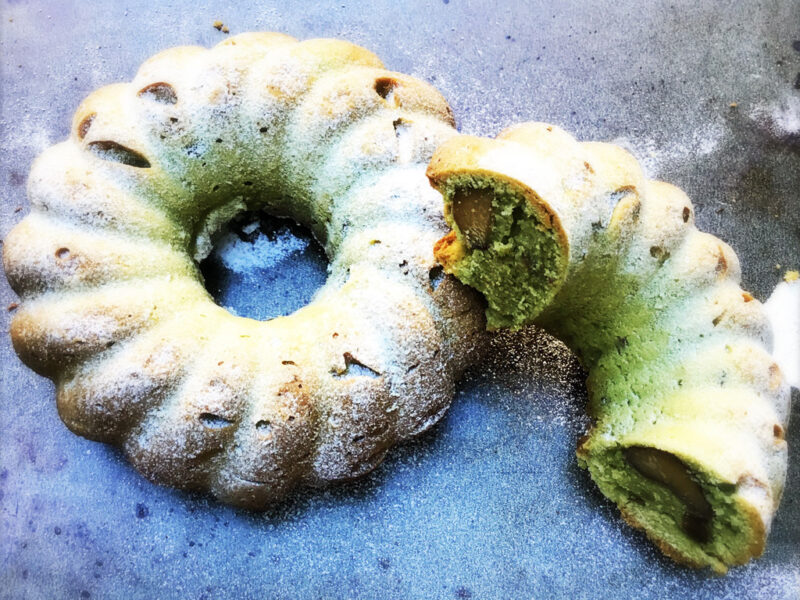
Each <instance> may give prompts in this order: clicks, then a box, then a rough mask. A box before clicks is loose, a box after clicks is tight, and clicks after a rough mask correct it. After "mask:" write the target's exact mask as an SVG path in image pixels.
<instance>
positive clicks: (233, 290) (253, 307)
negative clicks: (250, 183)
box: [200, 212, 328, 321]
mask: <svg viewBox="0 0 800 600" xmlns="http://www.w3.org/2000/svg"><path fill="white" fill-rule="evenodd" d="M327 267H328V260H327V258H326V256H325V251H324V250H323V249H322V246H321V245H320V244H319V242H317V241H316V240H315V239H314V236H313V235H311V232H310V231H309V230H308V229H306V228H305V227H303V226H301V225H298V224H297V223H295V222H294V221H292V220H290V219H283V218H279V217H273V216H271V215H267V214H265V213H262V212H246V213H242V214H241V215H239V216H238V217H236V218H235V219H234V220H233V221H231V222H230V223H229V224H228V225H227V226H226V228H225V229H224V230H223V231H222V232H221V233H220V234H219V235H218V236H217V238H216V240H215V243H214V248H213V250H212V251H211V254H209V255H208V257H207V258H206V259H205V260H203V262H202V263H200V271H201V272H202V273H203V277H204V278H205V284H206V289H207V290H208V291H209V293H210V294H211V295H212V296H213V297H214V300H215V301H216V303H217V304H219V305H220V306H222V307H224V308H226V309H227V310H228V311H230V312H231V313H233V314H235V315H239V316H242V317H249V318H251V319H258V320H259V321H266V320H269V319H274V318H275V317H280V316H283V315H289V314H291V313H293V312H294V311H296V310H297V309H299V308H302V307H303V306H305V305H306V304H308V303H309V301H310V300H311V297H312V296H313V295H314V293H315V292H316V291H317V290H318V289H319V288H320V287H322V285H323V284H324V283H325V280H326V279H327V276H328V275H327Z"/></svg>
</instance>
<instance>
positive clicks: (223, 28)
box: [222, 25, 231, 33]
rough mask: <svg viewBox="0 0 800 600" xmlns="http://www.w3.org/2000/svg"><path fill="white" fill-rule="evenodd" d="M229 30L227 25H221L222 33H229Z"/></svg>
mask: <svg viewBox="0 0 800 600" xmlns="http://www.w3.org/2000/svg"><path fill="white" fill-rule="evenodd" d="M230 32H231V30H230V29H228V26H227V25H223V26H222V33H230Z"/></svg>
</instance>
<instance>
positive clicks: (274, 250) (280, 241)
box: [217, 224, 308, 273]
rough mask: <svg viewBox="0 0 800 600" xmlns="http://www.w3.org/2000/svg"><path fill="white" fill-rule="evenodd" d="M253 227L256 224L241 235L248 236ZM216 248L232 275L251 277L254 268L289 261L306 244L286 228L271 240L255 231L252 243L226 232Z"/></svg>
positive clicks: (268, 266)
mask: <svg viewBox="0 0 800 600" xmlns="http://www.w3.org/2000/svg"><path fill="white" fill-rule="evenodd" d="M256 227H257V224H251V225H247V226H246V227H245V228H243V231H244V232H245V233H252V232H253V231H255V228H256ZM217 247H218V251H219V256H220V258H221V259H222V262H223V263H224V264H225V266H226V267H227V268H228V269H230V270H231V271H234V272H236V273H251V272H253V271H254V270H255V269H256V267H260V268H262V269H268V268H271V267H275V266H276V265H279V264H280V263H281V262H283V261H284V260H287V259H290V258H291V257H292V256H293V255H294V254H296V253H298V252H302V251H303V250H305V249H306V248H307V247H308V241H306V240H303V239H301V238H298V237H296V236H294V235H292V233H291V232H290V231H289V230H288V229H287V228H283V229H280V230H278V231H277V232H276V234H275V238H274V239H272V240H271V239H270V238H269V237H268V236H267V235H266V234H264V233H263V232H261V231H259V232H258V234H257V236H256V238H255V239H254V240H253V241H252V242H250V241H247V240H242V239H241V238H239V237H238V236H237V235H236V234H234V233H231V232H228V233H226V234H225V235H224V236H223V238H222V239H221V240H220V243H219V245H218V246H217Z"/></svg>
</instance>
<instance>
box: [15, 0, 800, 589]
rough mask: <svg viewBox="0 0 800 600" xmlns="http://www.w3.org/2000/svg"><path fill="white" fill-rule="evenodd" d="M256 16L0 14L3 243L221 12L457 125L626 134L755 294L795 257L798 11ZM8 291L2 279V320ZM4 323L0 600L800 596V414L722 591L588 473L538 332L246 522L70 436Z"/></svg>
mask: <svg viewBox="0 0 800 600" xmlns="http://www.w3.org/2000/svg"><path fill="white" fill-rule="evenodd" d="M239 4H241V6H240V5H238V4H234V3H230V2H213V3H211V2H201V1H193V2H189V1H188V0H180V1H177V0H176V1H165V2H162V3H159V4H158V5H157V6H156V5H155V3H152V2H144V1H139V0H135V1H131V2H125V3H119V4H111V3H108V4H106V3H102V2H91V3H90V2H67V1H61V2H25V1H22V0H15V1H6V0H0V14H1V16H2V18H1V20H0V43H1V44H2V45H0V48H1V49H2V52H1V56H0V61H2V81H1V82H0V83H1V84H2V88H0V89H2V103H1V104H0V139H2V140H3V143H2V144H0V201H1V203H0V235H4V234H5V233H7V231H8V230H9V229H10V228H11V227H12V226H13V225H14V224H15V223H16V222H18V221H19V220H20V219H21V218H22V216H23V215H24V214H25V212H26V207H27V201H26V199H25V197H24V181H25V178H26V174H27V172H28V169H29V168H30V163H31V161H32V160H33V158H34V157H35V155H36V154H38V153H39V152H40V151H41V150H43V149H44V148H45V147H46V146H48V145H50V144H51V143H55V142H56V141H58V140H60V139H63V138H64V137H66V135H67V131H68V126H69V120H70V117H71V115H72V113H73V111H74V110H75V108H76V106H77V104H78V102H79V101H80V99H81V98H82V97H83V96H85V95H86V94H88V93H89V92H90V91H91V90H93V89H95V88H97V87H99V86H100V85H103V84H106V83H110V82H113V81H119V80H125V79H129V78H130V77H131V76H132V74H133V73H134V71H135V70H136V68H137V66H138V65H139V64H140V63H141V62H142V61H143V60H144V59H145V58H146V57H148V56H150V55H151V54H153V53H155V52H157V51H158V50H160V49H163V48H166V47H169V46H174V45H178V44H185V43H199V44H202V45H207V46H208V45H211V44H213V43H215V42H216V41H219V40H220V39H221V38H222V37H223V35H222V34H221V33H219V32H217V31H216V30H214V29H213V28H212V27H211V23H212V21H214V20H215V19H222V20H223V21H224V22H225V23H226V24H228V25H229V26H230V27H231V30H232V32H234V33H237V32H240V31H247V30H258V29H262V30H280V31H285V32H287V33H290V34H292V35H295V36H297V37H300V38H308V37H315V36H331V37H344V38H347V39H350V40H352V41H355V42H357V43H360V44H362V45H365V46H367V47H368V48H370V49H372V50H373V51H375V52H376V53H377V54H378V55H379V56H381V57H382V58H383V59H384V61H385V62H386V64H387V65H388V66H389V68H392V69H396V70H398V71H403V72H408V73H413V74H415V75H418V76H420V77H423V78H425V79H427V80H429V81H431V82H433V83H434V85H436V86H437V87H439V88H440V89H441V90H442V91H443V92H444V93H445V95H446V96H447V97H448V99H449V100H450V101H451V103H452V105H453V108H454V111H455V114H456V116H457V118H458V119H459V123H460V125H461V127H462V128H463V129H464V130H465V131H469V132H473V133H481V134H493V133H496V132H497V131H498V130H499V129H500V128H501V127H503V126H504V125H507V124H509V123H511V122H514V121H518V120H522V119H542V120H549V121H552V122H556V123H558V124H561V125H563V126H565V127H566V128H568V129H569V130H571V131H574V132H575V133H576V134H577V135H578V136H579V137H581V138H583V139H588V138H595V139H605V140H611V139H619V138H624V140H627V142H628V143H629V145H630V146H631V147H632V149H633V150H634V151H635V152H637V154H639V156H641V157H642V158H643V159H644V160H645V164H646V165H647V166H648V168H649V169H650V170H651V174H652V175H657V176H659V177H662V178H664V179H667V180H669V181H672V182H674V183H677V184H679V185H681V186H682V187H684V188H685V189H686V190H687V192H688V193H689V195H690V196H691V197H692V198H693V199H694V201H695V203H696V205H697V216H698V221H699V225H700V226H701V227H702V228H703V229H706V230H709V231H712V232H713V233H716V234H718V235H721V236H722V237H723V238H724V239H726V240H727V241H729V242H730V243H731V244H732V245H733V246H734V247H735V248H736V249H737V251H738V253H739V255H740V258H741V259H742V264H743V267H744V273H745V275H744V278H745V283H746V285H747V287H749V288H750V289H752V290H753V291H754V293H755V295H756V296H757V297H759V298H760V299H762V300H763V299H764V298H765V297H766V296H767V295H768V294H769V291H770V290H771V289H772V287H773V286H774V285H775V283H776V282H777V280H778V279H779V276H780V274H781V273H782V271H783V269H785V268H798V266H800V211H798V210H797V206H798V205H797V202H798V199H797V190H798V189H800V148H799V146H798V142H799V141H800V132H797V131H793V130H792V129H791V122H790V121H791V119H789V123H788V125H787V123H786V122H785V120H781V115H782V114H784V115H785V114H789V116H791V110H792V106H793V104H792V103H793V102H797V101H800V99H799V98H798V95H799V94H800V93H799V92H798V91H797V90H796V89H794V82H795V78H796V76H797V72H798V71H800V53H797V52H795V51H794V50H793V48H792V40H794V39H798V38H800V31H798V25H800V6H798V4H797V3H796V2H788V1H787V2H783V3H781V2H739V3H731V5H729V6H725V7H724V10H721V9H719V8H718V7H719V6H720V5H707V4H705V3H700V4H698V3H689V2H685V3H660V2H659V3H655V2H654V3H646V4H645V3H640V2H632V1H628V0H616V1H614V2H597V3H595V4H594V5H593V6H587V5H586V4H585V3H583V2H564V3H558V6H557V7H555V8H553V7H550V6H549V5H548V3H541V4H536V3H518V4H508V5H505V6H504V7H502V8H497V7H494V6H492V5H490V4H489V3H486V4H482V3H477V2H465V1H461V0H451V1H450V2H447V1H445V2H425V3H409V4H403V5H401V4H399V3H395V2H390V1H389V0H377V1H375V2H371V3H368V4H364V5H358V4H356V3H352V2H346V1H345V2H342V1H340V2H335V3H334V2H318V3H315V4H314V5H313V7H312V6H311V5H307V4H305V3H303V4H300V3H297V4H285V3H278V2H262V3H259V4H258V6H247V7H246V6H244V4H245V3H239ZM715 6H716V7H717V8H715ZM731 102H736V103H737V106H736V107H733V108H732V107H730V106H729V105H730V103H731ZM787 107H788V108H787ZM787 110H788V111H790V112H789V113H786V111H787ZM782 111H783V112H782ZM18 207H19V208H20V210H19V211H17V208H18ZM306 258H307V259H308V256H306ZM309 260H311V263H308V262H302V261H301V263H302V265H304V266H301V267H299V268H301V269H307V270H306V271H298V270H296V269H297V268H298V267H296V266H295V265H292V267H291V268H288V269H287V268H286V263H284V266H283V267H280V266H279V267H278V269H279V270H281V269H284V270H288V271H289V272H283V271H281V273H279V275H280V276H281V277H283V278H284V281H286V280H287V279H288V280H289V281H292V280H294V281H298V282H299V281H302V282H304V283H303V285H299V286H298V287H297V289H296V290H295V292H296V293H293V294H291V295H290V296H285V295H282V294H279V295H276V296H275V298H278V300H276V301H275V302H276V303H275V305H274V306H273V307H272V308H270V310H281V307H284V308H285V307H287V306H294V305H295V304H294V303H297V302H301V301H302V298H303V297H307V295H309V294H311V293H312V292H313V289H314V287H315V286H316V285H318V284H319V270H315V268H314V266H313V261H314V259H313V256H312V257H311V258H310V259H309ZM776 263H780V264H781V265H782V267H781V269H780V270H778V269H775V264H776ZM298 273H302V275H301V276H299V277H298ZM313 273H317V277H316V278H314V277H310V276H309V274H313ZM257 275H259V276H260V275H261V274H257ZM247 285H248V284H247V274H246V273H244V274H243V273H238V274H237V276H236V277H234V278H233V279H229V280H228V282H227V283H226V284H225V287H226V290H227V291H226V292H224V293H225V294H227V295H226V296H225V297H224V299H222V300H221V302H222V303H223V304H232V305H233V306H234V308H236V309H237V310H241V311H242V312H247V311H250V310H253V309H255V310H258V309H259V307H260V306H261V307H262V308H263V305H254V304H258V303H254V302H253V298H254V296H252V295H248V294H247V292H246V290H245V289H243V288H246V287H247ZM13 300H14V295H13V293H12V292H11V291H10V290H9V288H8V286H7V284H6V282H5V279H4V278H3V277H0V306H6V305H8V304H9V303H10V302H12V301H13ZM265 316H266V313H265ZM8 322H9V314H8V313H7V312H6V311H5V310H2V311H0V331H1V332H2V335H0V365H2V367H1V368H0V598H14V599H16V598H31V599H33V598H47V599H50V598H224V597H237V598H256V597H258V598H292V599H295V598H365V599H366V598H369V599H389V598H455V599H459V598H460V599H463V598H475V599H477V598H522V597H526V598H529V597H537V598H543V597H547V598H550V597H553V598H609V597H614V598H708V599H717V598H747V599H750V598H753V599H759V598H761V599H764V600H773V599H776V600H782V599H789V598H793V599H797V598H800V548H799V546H800V461H798V460H796V459H797V451H796V450H795V449H796V448H800V427H798V426H797V419H795V423H793V426H792V427H790V429H789V432H788V440H789V443H790V447H791V448H792V462H791V463H790V473H789V480H788V486H787V493H786V496H785V498H784V502H783V506H782V507H781V510H780V512H779V514H778V517H777V520H776V522H775V527H774V530H773V534H772V536H771V538H770V541H769V546H768V548H767V552H766V554H765V555H764V557H763V558H762V559H760V560H758V561H756V562H755V563H753V564H751V565H749V566H747V567H743V568H738V569H734V570H733V571H732V572H731V573H730V574H729V575H728V576H727V577H725V578H712V577H709V576H708V575H707V574H705V573H697V572H694V571H689V570H685V569H682V568H680V567H677V566H675V565H673V564H672V563H671V562H670V561H669V560H667V559H665V558H663V557H662V556H661V555H660V554H659V553H658V552H657V551H655V550H654V549H653V548H652V547H651V545H650V544H649V543H648V542H647V541H646V540H645V539H644V538H643V536H642V535H641V534H639V533H637V532H634V531H632V530H631V529H630V528H629V527H627V526H626V525H624V524H623V523H622V522H621V521H620V519H619V517H618V515H617V512H616V509H614V508H613V507H611V506H610V505H609V504H608V503H607V502H606V501H605V500H604V499H603V498H602V497H601V496H600V495H599V493H598V492H597V491H596V490H595V488H594V486H593V484H592V483H591V481H589V479H588V477H587V475H586V474H585V473H584V472H582V471H581V470H580V469H578V468H577V465H576V462H575V457H574V448H575V445H576V441H577V439H578V437H579V436H580V435H581V434H582V433H583V431H584V428H585V424H586V422H585V417H584V416H583V403H584V401H585V390H584V388H583V384H582V380H583V375H582V373H581V372H580V369H579V367H578V366H577V364H576V363H575V361H574V360H573V359H572V358H571V357H570V356H569V355H568V354H566V352H565V351H564V350H563V348H562V347H560V346H558V345H557V344H554V343H553V342H552V341H551V340H548V339H547V338H545V337H543V336H541V335H539V334H537V333H535V332H531V331H528V332H524V333H521V334H518V335H514V336H511V335H508V336H503V337H502V338H499V339H497V340H496V341H495V347H494V352H493V354H492V358H490V359H489V360H488V361H487V363H486V364H484V365H482V366H481V367H480V368H478V369H476V370H475V371H474V372H473V373H471V374H470V376H469V377H467V378H466V379H465V381H464V382H463V384H462V386H461V388H460V391H459V394H458V396H457V398H456V399H455V401H454V404H453V407H452V409H451V410H450V411H449V412H448V413H447V415H446V416H445V417H444V419H443V420H442V422H441V423H440V424H439V425H438V426H436V427H435V428H434V429H433V430H431V431H430V432H428V433H426V434H424V435H423V436H421V437H420V438H418V439H416V440H414V441H412V442H410V443H407V444H405V445H403V446H402V447H399V448H396V449H395V450H393V451H392V452H391V453H390V455H389V458H388V459H387V461H386V462H385V463H384V464H383V465H382V466H381V467H379V468H378V469H377V470H376V471H375V472H374V473H372V474H370V475H369V476H367V477H365V478H364V479H362V480H360V481H358V482H355V483H352V484H348V485H341V486H337V487H335V488H330V489H327V490H322V491H304V492H300V493H298V494H296V495H295V496H293V497H292V498H291V499H290V500H289V501H288V502H286V503H285V504H283V505H281V506H279V507H276V508H275V509H273V510H272V511H271V512H270V513H267V514H264V515H254V514H249V513H245V512H240V511H236V510H233V509H230V508H228V507H224V506H220V505H218V504H215V503H213V502H211V501H209V500H207V499H205V498H202V497H196V496H191V495H186V494H183V493H179V492H175V491H172V490H168V489H164V488H160V487H157V486H154V485H151V484H149V483H148V482H146V481H145V480H143V479H142V478H141V477H140V476H139V475H138V474H137V473H135V472H134V471H133V470H132V469H131V468H130V467H129V466H128V465H127V464H126V463H125V461H124V460H123V458H122V457H121V455H120V454H119V453H118V452H117V451H116V450H114V449H112V448H109V447H107V446H104V445H101V444H97V443H93V442H90V441H87V440H84V439H82V438H79V437H76V436H74V435H73V434H71V433H70V432H69V431H67V429H66V428H65V427H64V426H63V425H62V424H61V422H60V421H59V419H58V416H57V414H56V410H55V406H54V402H53V389H52V385H51V384H50V383H49V382H47V381H46V380H44V379H42V378H39V377H37V376H35V375H34V374H33V373H31V372H30V371H29V370H27V369H26V368H25V367H24V366H23V365H22V364H21V363H20V362H19V360H18V359H17V358H16V356H15V354H14V353H13V350H12V349H11V346H10V342H9V339H8V336H7V335H6V333H5V332H7V330H8ZM794 399H795V402H794V404H795V410H797V394H795V397H794Z"/></svg>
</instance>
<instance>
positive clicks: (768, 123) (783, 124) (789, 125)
mask: <svg viewBox="0 0 800 600" xmlns="http://www.w3.org/2000/svg"><path fill="white" fill-rule="evenodd" d="M750 118H751V119H753V120H754V121H755V122H756V123H758V124H759V125H761V126H762V127H764V128H766V129H768V130H769V131H770V132H771V133H772V134H773V135H776V136H778V137H788V136H795V135H800V97H798V96H788V97H786V98H785V99H783V100H780V101H777V102H775V101H773V102H765V103H760V104H756V105H755V106H754V107H753V109H752V110H751V111H750Z"/></svg>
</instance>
